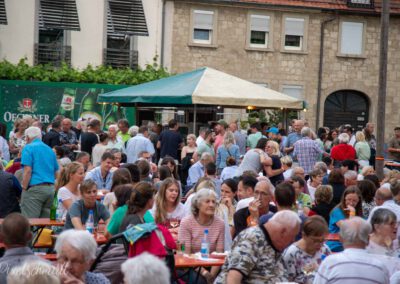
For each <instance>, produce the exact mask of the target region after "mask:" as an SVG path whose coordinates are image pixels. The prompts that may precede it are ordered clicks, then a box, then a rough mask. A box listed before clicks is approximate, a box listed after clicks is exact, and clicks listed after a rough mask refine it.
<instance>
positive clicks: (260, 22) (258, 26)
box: [250, 15, 269, 32]
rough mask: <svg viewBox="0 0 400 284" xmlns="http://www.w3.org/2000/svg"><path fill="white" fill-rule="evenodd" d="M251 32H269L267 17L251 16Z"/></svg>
mask: <svg viewBox="0 0 400 284" xmlns="http://www.w3.org/2000/svg"><path fill="white" fill-rule="evenodd" d="M250 19H251V24H250V30H251V31H258V32H268V31H269V16H261V15H260V16H259V15H251V17H250Z"/></svg>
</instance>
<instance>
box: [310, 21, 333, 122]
mask: <svg viewBox="0 0 400 284" xmlns="http://www.w3.org/2000/svg"><path fill="white" fill-rule="evenodd" d="M335 19H336V17H333V18H329V19H327V20H324V21H323V22H322V23H321V35H320V39H321V44H320V46H319V67H318V89H317V115H316V121H315V129H318V128H319V115H320V113H321V96H322V73H323V68H324V46H325V27H326V25H327V24H328V23H329V22H332V21H333V20H335Z"/></svg>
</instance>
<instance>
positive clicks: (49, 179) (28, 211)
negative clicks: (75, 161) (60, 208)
mask: <svg viewBox="0 0 400 284" xmlns="http://www.w3.org/2000/svg"><path fill="white" fill-rule="evenodd" d="M25 137H26V146H25V147H24V149H23V150H22V157H21V165H22V167H23V171H24V173H23V178H22V184H21V186H22V190H23V191H22V196H21V212H22V214H23V215H24V216H25V217H27V218H49V217H50V208H51V204H52V202H53V197H54V182H55V179H56V176H57V171H58V163H57V158H56V155H55V154H54V152H53V150H52V149H51V148H50V147H49V146H47V145H46V144H45V143H43V142H42V140H41V139H42V132H41V130H40V129H39V128H38V127H35V126H31V127H29V128H28V129H26V130H25Z"/></svg>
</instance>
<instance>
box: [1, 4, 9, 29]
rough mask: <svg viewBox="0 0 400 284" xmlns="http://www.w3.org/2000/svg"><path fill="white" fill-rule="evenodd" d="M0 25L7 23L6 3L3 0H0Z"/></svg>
mask: <svg viewBox="0 0 400 284" xmlns="http://www.w3.org/2000/svg"><path fill="white" fill-rule="evenodd" d="M0 25H7V14H6V5H5V3H4V0H0Z"/></svg>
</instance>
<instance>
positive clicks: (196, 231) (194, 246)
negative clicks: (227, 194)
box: [178, 214, 225, 253]
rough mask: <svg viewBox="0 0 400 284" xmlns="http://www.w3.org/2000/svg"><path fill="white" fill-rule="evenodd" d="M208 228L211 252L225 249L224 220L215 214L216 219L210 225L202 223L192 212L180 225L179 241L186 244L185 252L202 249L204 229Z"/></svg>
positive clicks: (194, 251)
mask: <svg viewBox="0 0 400 284" xmlns="http://www.w3.org/2000/svg"><path fill="white" fill-rule="evenodd" d="M205 229H208V240H209V242H210V253H212V252H214V251H217V252H223V251H224V238H225V234H224V230H225V227H224V221H222V219H220V218H219V217H217V216H215V217H214V221H213V222H212V223H211V225H209V226H202V225H200V224H199V223H198V222H197V220H196V219H195V217H194V216H193V215H192V214H190V215H189V216H186V217H185V218H183V219H182V221H181V225H180V227H179V234H178V239H179V242H181V243H183V244H184V245H185V253H196V252H199V251H200V248H201V239H202V238H203V235H204V230H205Z"/></svg>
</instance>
